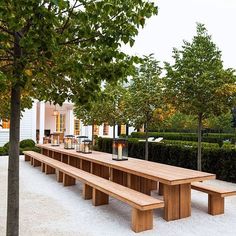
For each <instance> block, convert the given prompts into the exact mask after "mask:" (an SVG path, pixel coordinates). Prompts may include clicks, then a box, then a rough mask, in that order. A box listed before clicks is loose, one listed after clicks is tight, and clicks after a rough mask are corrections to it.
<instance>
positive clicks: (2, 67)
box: [0, 63, 13, 70]
mask: <svg viewBox="0 0 236 236" xmlns="http://www.w3.org/2000/svg"><path fill="white" fill-rule="evenodd" d="M7 66H13V64H12V63H10V64H6V65H4V66H1V67H0V70H3V69H4V68H5V67H7Z"/></svg>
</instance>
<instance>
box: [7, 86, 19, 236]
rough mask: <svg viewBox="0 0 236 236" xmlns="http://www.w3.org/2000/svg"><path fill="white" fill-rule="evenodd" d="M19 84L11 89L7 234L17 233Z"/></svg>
mask: <svg viewBox="0 0 236 236" xmlns="http://www.w3.org/2000/svg"><path fill="white" fill-rule="evenodd" d="M19 137H20V86H19V85H15V86H13V88H12V90H11V116H10V147H9V163H8V197H7V236H17V235H18V234H19Z"/></svg>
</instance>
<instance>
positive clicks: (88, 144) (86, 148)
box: [82, 139, 92, 154]
mask: <svg viewBox="0 0 236 236" xmlns="http://www.w3.org/2000/svg"><path fill="white" fill-rule="evenodd" d="M82 143H83V151H82V153H85V154H89V153H92V140H90V139H84V140H83V141H82Z"/></svg>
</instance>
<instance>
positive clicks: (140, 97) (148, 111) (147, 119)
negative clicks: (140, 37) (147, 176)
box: [125, 55, 163, 160]
mask: <svg viewBox="0 0 236 236" xmlns="http://www.w3.org/2000/svg"><path fill="white" fill-rule="evenodd" d="M160 75H161V68H160V67H159V65H158V61H156V60H155V59H154V58H153V55H149V56H145V57H144V58H143V60H142V62H141V63H140V65H139V67H138V68H137V73H136V75H134V76H133V78H132V80H131V81H130V86H129V88H128V96H127V99H126V105H125V107H126V111H127V115H126V116H127V117H128V118H129V120H130V122H131V123H132V124H133V125H134V126H135V127H141V126H142V125H143V124H144V128H145V132H146V141H145V160H148V129H149V125H150V123H151V122H152V121H153V116H154V112H155V110H156V109H157V108H163V101H162V89H163V87H162V86H163V83H162V79H161V78H160Z"/></svg>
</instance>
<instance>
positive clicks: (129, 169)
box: [37, 144, 216, 221]
mask: <svg viewBox="0 0 236 236" xmlns="http://www.w3.org/2000/svg"><path fill="white" fill-rule="evenodd" d="M37 146H38V147H39V148H41V153H42V154H44V155H47V156H49V157H51V158H54V159H56V160H60V161H62V162H64V163H67V164H69V165H72V166H75V167H77V168H80V169H82V170H85V171H88V172H90V173H93V174H95V175H98V176H101V177H103V178H106V179H110V180H111V181H114V182H116V183H119V184H122V185H124V186H127V187H130V188H132V189H134V190H137V191H140V192H142V193H145V194H148V195H150V193H151V191H152V190H155V189H157V183H158V182H159V184H160V186H161V187H162V188H163V196H164V202H165V210H164V219H165V220H167V221H170V220H176V219H181V218H185V217H188V216H190V215H191V183H192V182H197V181H203V180H210V179H215V178H216V176H215V175H214V174H211V173H206V172H201V171H195V170H190V169H185V168H181V167H175V166H170V165H165V164H160V163H155V162H149V161H144V160H139V159H135V158H129V159H128V160H127V161H115V160H112V154H109V153H104V152H97V151H93V152H92V153H91V154H83V153H77V152H76V151H75V150H68V149H64V148H63V146H58V147H54V146H51V145H50V144H38V145H37ZM58 181H59V182H60V181H62V173H58Z"/></svg>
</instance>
